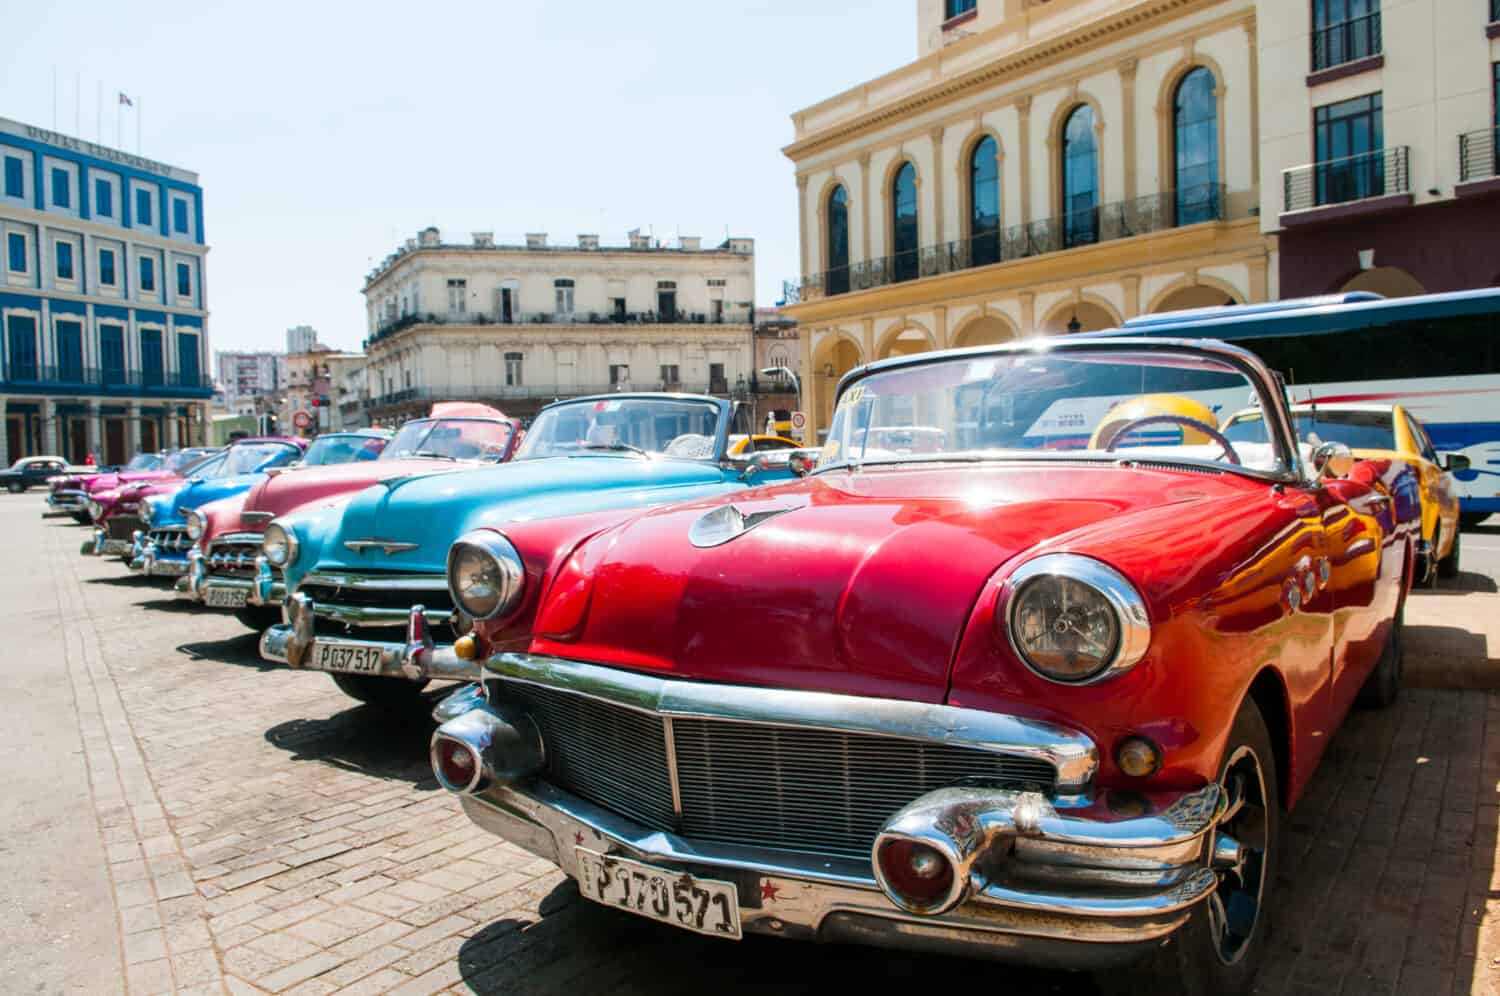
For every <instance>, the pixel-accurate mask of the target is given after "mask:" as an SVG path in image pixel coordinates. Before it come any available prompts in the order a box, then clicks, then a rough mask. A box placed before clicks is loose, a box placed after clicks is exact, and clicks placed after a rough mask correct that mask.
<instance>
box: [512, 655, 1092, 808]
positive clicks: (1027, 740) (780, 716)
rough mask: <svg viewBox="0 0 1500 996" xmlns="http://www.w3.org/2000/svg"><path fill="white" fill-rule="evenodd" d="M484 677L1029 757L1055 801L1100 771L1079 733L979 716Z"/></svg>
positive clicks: (775, 692) (656, 711) (746, 719)
mask: <svg viewBox="0 0 1500 996" xmlns="http://www.w3.org/2000/svg"><path fill="white" fill-rule="evenodd" d="M484 667H485V670H487V671H489V672H491V673H492V674H494V675H497V676H500V677H503V678H508V679H511V680H514V681H521V682H526V683H528V684H534V685H541V686H543V687H547V688H557V689H560V690H563V691H569V692H574V693H577V694H579V695H586V696H590V697H592V698H596V699H601V700H603V701H607V702H613V703H615V704H617V705H622V706H626V707H628V708H631V709H636V710H639V711H641V712H646V713H651V714H653V715H656V716H660V717H662V718H663V719H665V718H668V717H682V718H692V719H713V720H723V721H725V722H737V723H756V724H761V725H768V726H788V727H803V726H811V727H818V728H821V729H828V730H839V731H843V732H846V733H871V734H876V735H879V736H887V737H895V738H898V739H902V740H918V741H922V742H925V743H941V744H946V745H950V746H955V747H971V748H974V749H976V750H986V751H993V752H994V753H997V754H1009V755H1012V756H1019V757H1029V758H1033V759H1036V760H1039V761H1045V762H1047V763H1048V764H1051V765H1052V767H1053V768H1054V769H1055V770H1056V772H1057V791H1058V792H1059V793H1069V792H1077V791H1079V790H1081V789H1083V788H1084V787H1086V786H1087V785H1088V784H1089V782H1090V781H1092V780H1093V777H1094V772H1095V771H1096V770H1097V769H1098V765H1099V752H1098V748H1097V747H1096V746H1095V745H1094V742H1093V740H1091V739H1090V738H1089V737H1088V736H1087V735H1085V734H1083V733H1080V732H1078V731H1076V730H1072V729H1068V728H1067V727H1064V726H1060V725H1057V724H1054V723H1047V722H1043V721H1041V720H1034V719H1026V718H1023V717H1019V716H1008V715H1004V714H1002V713H992V712H983V711H980V710H977V709H961V708H958V707H956V706H946V705H934V704H930V703H926V702H907V701H902V700H898V699H880V698H869V697H864V696H854V695H835V694H833V693H830V692H803V691H792V690H789V689H781V688H756V687H753V686H749V685H716V684H709V683H707V682H699V681H681V680H673V679H666V678H657V677H652V676H650V675H644V674H637V673H635V672H633V671H622V670H619V669H617V668H612V667H603V666H600V665H598V664H588V663H585V662H583V661H573V660H567V659H564V658H561V657H545V656H541V655H538V654H520V653H502V654H496V655H494V656H492V657H491V658H490V659H489V660H487V661H485V662H484Z"/></svg>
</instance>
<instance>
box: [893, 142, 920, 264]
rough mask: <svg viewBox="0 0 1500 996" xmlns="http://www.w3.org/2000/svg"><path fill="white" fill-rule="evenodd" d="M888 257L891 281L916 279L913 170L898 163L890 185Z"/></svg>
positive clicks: (915, 191) (915, 196) (915, 200)
mask: <svg viewBox="0 0 1500 996" xmlns="http://www.w3.org/2000/svg"><path fill="white" fill-rule="evenodd" d="M891 232H892V236H893V238H892V242H893V244H892V246H891V250H892V255H893V256H894V257H895V259H894V266H895V271H896V272H895V277H896V279H897V280H910V279H912V278H913V277H915V276H916V275H917V239H918V238H919V235H918V229H917V170H916V167H915V166H913V165H912V164H911V163H909V162H908V163H902V164H901V168H900V169H898V170H897V171H896V178H895V180H894V181H893V182H892V184H891Z"/></svg>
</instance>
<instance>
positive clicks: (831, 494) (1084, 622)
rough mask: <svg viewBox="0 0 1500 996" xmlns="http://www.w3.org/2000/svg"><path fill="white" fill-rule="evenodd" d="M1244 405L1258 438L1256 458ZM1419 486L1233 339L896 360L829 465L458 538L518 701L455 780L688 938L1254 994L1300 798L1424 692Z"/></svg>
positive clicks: (489, 823)
mask: <svg viewBox="0 0 1500 996" xmlns="http://www.w3.org/2000/svg"><path fill="white" fill-rule="evenodd" d="M1247 396H1248V397H1253V398H1255V399H1256V402H1257V403H1258V404H1259V405H1260V407H1261V409H1262V411H1263V412H1264V413H1265V415H1266V419H1265V424H1266V429H1267V431H1266V436H1265V439H1264V440H1263V441H1239V442H1231V441H1230V440H1228V439H1226V438H1224V436H1223V435H1222V433H1221V432H1220V431H1219V428H1218V425H1217V419H1216V415H1215V413H1216V412H1228V411H1234V410H1237V409H1239V408H1240V407H1242V406H1243V405H1244V403H1245V399H1246V398H1247ZM903 427H905V431H903ZM918 441H919V442H918ZM1409 473H1410V470H1409V468H1406V467H1405V466H1404V465H1401V464H1399V463H1391V462H1380V463H1372V462H1355V461H1354V460H1353V458H1352V457H1351V456H1350V454H1349V451H1348V449H1347V447H1344V446H1342V445H1340V444H1339V443H1338V442H1337V441H1335V440H1330V441H1328V442H1326V443H1324V444H1322V445H1320V446H1319V447H1318V449H1317V450H1316V451H1309V450H1308V448H1307V447H1306V446H1304V445H1301V444H1299V442H1298V440H1297V439H1296V437H1295V435H1294V431H1293V427H1292V423H1291V419H1290V417H1289V415H1288V412H1287V408H1286V403H1285V394H1284V391H1283V390H1282V388H1281V386H1280V384H1279V381H1278V379H1277V378H1276V376H1275V375H1274V374H1272V373H1271V372H1270V371H1268V370H1267V369H1266V368H1265V367H1264V366H1263V365H1262V364H1261V363H1260V362H1259V361H1258V360H1257V359H1256V358H1255V357H1254V356H1253V355H1251V354H1250V353H1248V352H1245V351H1243V350H1240V349H1238V348H1235V347H1233V346H1227V345H1224V344H1222V343H1214V342H1191V343H1189V342H1185V341H1177V340H1149V339H1132V340H1128V341H1127V340H1111V339H1107V338H1101V339H1096V340H1093V341H1051V342H1031V343H1019V344H1013V345H1010V346H1001V347H986V348H983V349H977V350H964V351H954V352H948V353H930V354H923V355H918V356H911V357H901V358H896V359H892V360H887V361H884V362H880V363H876V364H873V365H871V366H868V367H865V368H861V369H859V370H856V371H854V372H852V373H850V374H849V375H847V376H846V377H845V378H844V380H843V381H842V383H841V384H840V385H839V391H838V396H837V404H836V410H835V414H834V417H833V420H832V426H831V428H830V431H829V435H828V441H827V444H826V446H825V447H824V449H823V451H822V454H821V458H820V460H819V463H818V466H817V468H816V469H815V470H814V471H813V473H811V474H810V475H809V476H807V477H805V478H802V479H800V480H796V481H794V482H792V483H790V484H784V485H778V486H770V487H763V488H758V489H752V490H749V491H742V492H738V493H734V494H730V495H725V496H722V497H718V498H713V499H707V500H703V501H700V502H692V503H682V504H677V505H670V506H665V507H663V508H659V509H657V510H654V511H648V512H643V513H640V514H637V515H635V516H633V517H631V518H629V519H626V520H624V521H620V520H616V521H615V522H613V523H606V524H602V525H600V524H595V525H593V526H592V527H590V525H589V524H587V523H585V524H583V525H582V526H580V527H579V528H577V529H572V530H569V529H567V528H566V523H565V522H560V521H557V520H553V521H551V522H547V523H525V522H521V523H512V524H508V525H506V526H505V527H504V528H503V531H502V530H489V531H481V533H480V534H470V535H469V536H467V537H466V538H465V539H463V540H460V541H459V543H458V544H456V545H455V546H454V548H453V551H452V552H451V553H450V556H449V565H450V571H449V585H450V589H451V592H452V595H453V598H454V601H455V603H456V604H458V605H459V606H460V608H461V609H466V610H469V609H470V608H472V611H470V614H471V615H472V616H475V617H481V618H484V619H485V620H486V621H484V622H481V623H480V624H479V626H478V628H477V631H476V632H475V633H474V634H472V635H471V636H470V637H468V638H467V639H468V640H469V643H468V645H467V646H466V647H465V648H464V649H465V652H467V653H470V654H473V655H475V656H476V657H479V658H482V659H483V661H484V667H485V674H486V680H485V682H484V684H483V688H482V694H478V695H476V694H468V695H465V696H462V697H460V698H459V699H457V702H458V705H454V704H453V703H445V706H444V709H443V711H444V713H445V714H446V715H449V716H454V715H455V714H456V718H451V719H449V720H448V721H447V722H445V723H444V724H443V725H442V726H441V727H440V728H439V729H438V730H437V732H436V733H435V734H434V735H433V739H432V750H431V754H432V763H433V768H434V771H435V772H436V774H437V776H438V779H439V780H440V782H441V783H442V784H443V785H444V786H445V787H446V788H448V789H450V790H452V791H454V792H457V793H460V794H461V795H462V797H463V805H464V808H465V810H466V811H467V812H468V813H469V815H470V816H471V817H472V818H473V819H474V820H475V821H476V822H477V823H479V824H480V825H482V826H484V827H487V828H489V829H491V830H493V831H494V832H495V833H497V834H499V835H501V836H502V837H504V838H506V839H507V840H509V841H511V842H513V843H515V844H517V845H519V846H521V847H523V848H525V849H527V850H529V851H531V852H532V853H535V854H537V855H541V856H543V857H545V858H547V859H548V860H550V861H553V862H556V863H557V864H558V865H559V866H560V867H561V868H562V869H563V870H564V871H565V872H566V873H567V874H568V875H570V876H571V877H573V878H575V879H576V880H577V882H578V887H579V889H580V891H581V892H582V894H583V895H584V896H585V897H587V898H589V899H591V900H594V901H597V902H601V903H604V904H607V905H610V906H614V907H618V908H620V909H622V910H628V911H629V912H632V913H635V914H637V915H641V916H646V917H650V918H652V919H655V920H659V921H662V922H665V923H669V924H674V925H677V926H680V927H683V928H686V929H688V930H693V931H698V932H701V933H706V934H710V935H714V936H718V937H725V938H739V937H741V936H742V935H743V934H744V933H745V932H754V933H761V934H766V935H771V936H777V937H790V938H803V939H819V940H826V941H848V942H860V943H870V944H880V945H887V946H907V947H912V948H917V949H924V950H931V951H945V952H955V953H967V954H973V955H979V956H985V957H992V958H998V959H1003V960H1013V961H1024V962H1033V963H1043V964H1053V965H1060V966H1065V967H1069V968H1075V969H1076V968H1089V967H1105V966H1112V965H1119V964H1126V963H1131V962H1134V961H1136V960H1139V959H1142V958H1149V959H1152V960H1158V961H1162V960H1164V961H1165V963H1166V964H1167V965H1168V966H1170V968H1171V969H1172V971H1173V972H1174V974H1177V975H1179V976H1180V977H1181V978H1183V979H1184V980H1185V981H1186V984H1187V986H1188V988H1189V990H1190V991H1192V992H1198V993H1224V992H1243V991H1244V990H1245V989H1247V988H1248V986H1249V985H1250V982H1251V979H1252V977H1253V974H1254V972H1255V968H1256V963H1257V960H1258V957H1259V956H1260V954H1261V951H1262V949H1263V947H1264V940H1265V933H1266V925H1265V916H1264V915H1263V911H1264V910H1265V908H1266V901H1267V898H1268V893H1269V892H1270V890H1271V889H1272V888H1273V887H1274V884H1275V880H1276V874H1275V873H1276V853H1277V843H1278V838H1279V829H1280V826H1281V819H1282V817H1281V815H1280V814H1281V813H1283V812H1284V811H1285V810H1287V809H1289V808H1291V807H1292V806H1295V805H1296V803H1297V801H1298V798H1299V796H1300V795H1301V794H1302V793H1303V790H1304V788H1305V787H1306V785H1307V783H1308V779H1309V778H1310V777H1311V775H1312V772H1313V770H1314V769H1315V768H1316V766H1317V764H1318V760H1319V757H1320V755H1321V754H1322V752H1323V750H1324V749H1325V747H1326V746H1327V744H1328V742H1329V739H1330V737H1331V736H1332V734H1333V733H1334V731H1335V730H1336V729H1337V728H1338V725H1339V723H1340V720H1341V719H1342V717H1343V716H1344V714H1345V712H1346V710H1347V709H1348V708H1349V707H1350V706H1351V705H1352V704H1353V703H1354V701H1355V700H1356V699H1357V698H1363V699H1364V700H1365V701H1366V702H1368V703H1370V704H1374V705H1382V704H1385V703H1389V702H1390V701H1391V700H1392V699H1393V698H1394V697H1395V695H1396V694H1397V691H1398V689H1399V685H1400V677H1401V618H1402V606H1403V603H1404V599H1405V597H1406V593H1407V590H1408V587H1409V583H1410V577H1411V572H1412V564H1413V547H1414V537H1415V535H1416V533H1415V529H1416V520H1415V518H1414V516H1413V513H1412V510H1411V509H1410V508H1403V509H1401V510H1398V508H1397V506H1396V503H1395V502H1393V501H1392V499H1391V494H1392V490H1393V489H1392V484H1393V483H1395V480H1394V479H1395V477H1396V476H1398V475H1402V474H1409ZM590 528H592V529H593V532H592V535H590ZM536 565H545V566H542V567H537V566H536ZM518 618H520V619H524V620H525V622H524V624H523V626H522V628H523V629H525V630H526V631H528V632H529V633H530V636H529V639H528V640H526V641H524V642H523V643H522V646H521V647H520V648H519V649H518V648H517V647H516V645H515V642H514V641H509V640H508V636H513V635H514V629H513V623H512V620H514V619H518ZM747 624H749V625H748V626H747ZM749 629H753V631H754V634H755V635H754V638H753V639H746V637H745V634H746V632H747V630H749Z"/></svg>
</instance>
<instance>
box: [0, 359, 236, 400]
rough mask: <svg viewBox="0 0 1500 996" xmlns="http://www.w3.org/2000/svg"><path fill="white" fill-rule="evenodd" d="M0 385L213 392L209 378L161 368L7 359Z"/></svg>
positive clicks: (26, 389) (30, 389) (37, 389)
mask: <svg viewBox="0 0 1500 996" xmlns="http://www.w3.org/2000/svg"><path fill="white" fill-rule="evenodd" d="M0 384H3V385H4V387H5V389H6V390H12V391H18V392H22V393H38V394H41V393H66V392H68V391H76V392H79V393H82V394H145V393H152V392H161V393H178V394H191V395H193V396H198V395H202V396H204V397H207V396H208V395H210V394H212V393H213V389H214V382H213V378H212V377H207V376H204V375H202V374H198V373H191V372H189V373H183V372H181V371H176V370H174V371H171V372H168V371H164V370H154V369H153V370H125V369H122V368H119V367H85V366H81V365H78V364H71V363H62V364H52V363H33V362H30V361H28V360H16V359H9V360H7V361H6V362H5V364H4V367H3V369H0Z"/></svg>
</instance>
